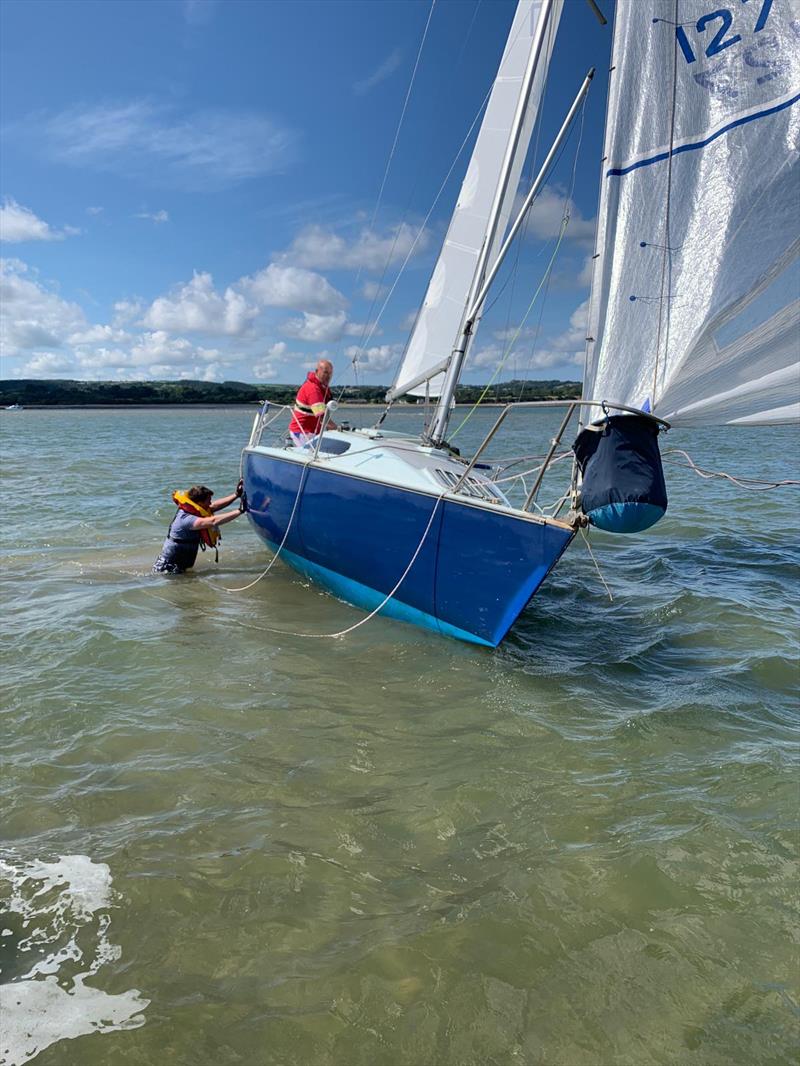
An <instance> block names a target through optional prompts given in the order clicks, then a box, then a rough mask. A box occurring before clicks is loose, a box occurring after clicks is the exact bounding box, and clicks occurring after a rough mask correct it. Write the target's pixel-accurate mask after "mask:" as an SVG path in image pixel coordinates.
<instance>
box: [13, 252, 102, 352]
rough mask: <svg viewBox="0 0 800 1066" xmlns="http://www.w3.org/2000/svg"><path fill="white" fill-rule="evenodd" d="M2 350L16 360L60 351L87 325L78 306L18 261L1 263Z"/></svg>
mask: <svg viewBox="0 0 800 1066" xmlns="http://www.w3.org/2000/svg"><path fill="white" fill-rule="evenodd" d="M0 306H2V308H3V314H2V318H1V319H0V350H2V353H3V355H4V356H5V357H14V356H17V355H20V354H22V353H23V352H25V351H30V350H31V349H34V348H37V347H48V348H51V347H58V346H60V345H61V344H62V342H63V341H64V340H65V339H66V338H67V337H68V336H69V334H71V333H74V332H76V331H78V330H82V329H86V328H87V327H88V323H87V321H86V317H85V315H84V313H83V310H82V308H80V307H79V306H78V305H77V304H75V303H70V302H69V301H67V300H63V299H62V298H61V297H60V296H59V295H58V294H57V293H55V292H50V291H48V290H47V289H45V288H44V287H43V286H42V285H40V284H39V282H38V281H36V280H35V278H34V277H32V276H30V275H29V274H28V271H27V267H26V266H25V264H24V263H21V262H20V261H19V260H17V259H11V260H4V261H2V263H0Z"/></svg>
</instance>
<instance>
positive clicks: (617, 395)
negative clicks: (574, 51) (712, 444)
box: [584, 0, 800, 424]
mask: <svg viewBox="0 0 800 1066" xmlns="http://www.w3.org/2000/svg"><path fill="white" fill-rule="evenodd" d="M799 139H800V0H736V2H732V3H731V4H730V7H729V8H724V9H723V8H720V9H719V10H714V5H713V4H710V3H709V2H708V0H636V2H632V0H620V2H618V3H617V10H616V22H615V31H614V48H613V60H612V73H611V86H610V93H609V104H608V116H607V122H606V141H605V152H604V157H605V158H604V163H603V177H602V182H603V185H602V189H601V206H600V221H599V228H598V240H597V248H596V251H597V253H598V255H597V258H596V260H595V269H594V278H593V285H592V301H591V303H592V313H591V316H590V321H589V335H590V340H589V347H588V350H587V365H586V373H585V375H584V396H585V397H586V398H587V399H594V400H607V401H609V402H613V403H621V404H628V405H630V406H633V407H637V408H640V409H643V410H649V411H652V412H654V413H656V414H658V415H659V416H660V417H662V418H665V419H667V420H668V421H670V422H678V423H680V424H720V423H734V422H738V423H750V424H759V423H773V422H785V421H788V420H791V419H792V418H797V417H798V415H800V402H799V401H800V334H799V333H798V327H799V326H800V269H798V267H799V266H800V264H798V252H800V166H799V162H800V160H799V152H798V149H799V148H800V144H799Z"/></svg>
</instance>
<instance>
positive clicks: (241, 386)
mask: <svg viewBox="0 0 800 1066" xmlns="http://www.w3.org/2000/svg"><path fill="white" fill-rule="evenodd" d="M386 389H387V386H386V385H347V386H345V387H344V388H343V389H342V390H341V396H340V395H339V392H340V390H339V389H338V388H334V395H335V396H336V397H337V399H339V400H340V402H342V403H373V404H378V403H383V402H384V396H385V395H386ZM483 390H484V386H482V385H460V386H459V388H458V393H457V396H456V399H457V401H458V403H476V402H477V401H478V400H479V399H480V397H481V394H482V392H483ZM296 392H297V383H295V384H292V385H248V384H246V383H245V382H242V381H223V382H213V381H66V380H50V381H45V380H36V379H21V380H18V381H16V380H6V381H0V406H8V405H10V404H14V403H19V404H22V405H23V406H24V407H37V406H70V405H73V406H84V405H92V404H100V405H112V406H120V407H125V406H135V405H139V404H192V403H195V404H209V403H219V404H239V403H242V404H251V403H258V402H259V401H261V400H269V401H270V403H275V404H291V403H293V402H294V398H295V394H296ZM580 392H581V384H580V382H579V381H501V382H498V383H497V384H495V385H492V387H491V388H490V389H489V390H488V392H487V393H486V396H485V397H483V402H484V403H510V402H512V401H518V400H569V399H575V398H577V397H578V396H580Z"/></svg>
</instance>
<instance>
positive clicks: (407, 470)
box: [250, 429, 511, 507]
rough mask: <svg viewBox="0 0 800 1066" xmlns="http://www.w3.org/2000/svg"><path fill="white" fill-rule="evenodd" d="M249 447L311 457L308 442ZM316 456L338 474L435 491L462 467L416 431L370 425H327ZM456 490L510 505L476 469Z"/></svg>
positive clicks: (296, 459)
mask: <svg viewBox="0 0 800 1066" xmlns="http://www.w3.org/2000/svg"><path fill="white" fill-rule="evenodd" d="M326 444H327V445H329V446H330V445H332V446H333V448H336V449H338V447H342V446H346V448H347V450H346V451H343V452H341V454H335V452H334V451H333V450H332V448H330V447H329V448H328V450H326V447H325V446H326ZM250 450H251V451H254V452H261V453H263V454H268V455H276V456H280V457H281V458H282V459H289V460H291V461H292V462H297V463H308V462H311V461H312V460H313V459H314V444H313V443H312V444H311V445H306V447H304V448H296V447H294V445H291V446H287V447H265V446H263V445H257V446H255V447H252V448H250ZM316 462H317V465H319V466H326V467H330V468H331V469H334V470H337V471H339V472H341V473H343V474H351V475H354V476H357V477H365V478H368V479H369V480H370V481H381V482H384V483H385V484H387V485H397V486H398V487H401V488H405V489H415V490H416V491H418V492H424V493H428V494H435V495H437V496H439V495H441V493H442V492H444V491H447V490H448V489H450V488H452V487H453V486H454V485H455V483H456V481H457V480H458V479H459V478H460V477H461V476H462V474H463V473H464V470H465V466H464V464H463V463H460V462H457V461H456V460H455V459H454V458H453V457H452V456H451V455H450V454H449V453H448V452H446V451H444V450H441V449H439V448H432V447H427V446H425V445H422V444H420V442H419V438H418V437H415V438H408V437H403V436H399V435H395V434H393V433H383V432H381V431H379V430H374V429H354V430H327V431H326V432H325V434H324V436H323V439H322V443H321V446H320V450H319V453H318V455H317V458H316ZM461 491H462V492H463V493H464V494H465V495H472V494H473V493H474V495H475V498H480V499H483V500H485V501H486V502H494V503H498V504H501V505H503V506H505V507H510V506H511V505H510V504H509V502H508V500H507V499H506V497H505V496H504V495H503V493H502V492H501V490H500V489H499V488H498V486H497V485H495V484H493V482H491V481H490V480H489V479H488V478H486V477H484V476H483V475H482V474H481V472H480V471H479V470H473V471H472V472H471V473H470V475H469V486H464V487H463V488H462V490H461ZM460 494H461V493H460Z"/></svg>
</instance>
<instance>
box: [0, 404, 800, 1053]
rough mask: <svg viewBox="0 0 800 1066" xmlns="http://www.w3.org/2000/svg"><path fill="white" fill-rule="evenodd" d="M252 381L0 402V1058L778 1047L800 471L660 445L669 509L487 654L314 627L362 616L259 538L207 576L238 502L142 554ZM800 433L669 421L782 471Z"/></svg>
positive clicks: (538, 427)
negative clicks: (206, 405) (38, 403)
mask: <svg viewBox="0 0 800 1066" xmlns="http://www.w3.org/2000/svg"><path fill="white" fill-rule="evenodd" d="M495 414H496V412H494V411H488V410H487V411H480V412H478V413H477V414H476V415H475V416H474V417H473V418H471V419H470V421H469V423H468V424H467V425H466V426H465V427H464V429H463V430H462V431H461V432H460V434H459V437H458V442H462V441H463V442H464V443H465V445H467V446H469V444H470V443H473V442H474V441H476V440H478V439H480V438H481V437H482V435H483V434H484V433H485V432H486V430H487V428H488V426H489V425H490V423H491V420H492V419H493V418H494V416H495ZM252 416H253V411H252V409H247V408H237V409H216V410H215V409H196V410H192V409H188V408H181V409H177V410H157V409H148V410H129V411H125V410H104V411H101V410H93V411H86V410H64V411H34V410H29V411H23V412H19V413H13V414H10V413H9V414H6V413H4V412H2V413H0V431H1V432H2V443H3V465H4V477H3V485H4V493H5V495H4V504H3V521H2V526H0V533H1V535H2V538H3V566H2V575H1V577H2V585H3V607H4V613H3V632H2V637H3V656H4V667H3V681H4V685H5V697H4V701H3V713H2V723H3V750H2V757H3V764H4V765H3V770H2V775H1V776H0V804H1V805H2V831H1V833H2V844H1V845H0V859H2V862H1V863H0V886H2V887H0V912H2V913H0V966H1V967H2V973H0V981H1V982H3V984H2V987H0V991H2V1014H0V1034H1V1035H0V1063H2V1064H3V1066H12V1064H14V1066H17V1064H20V1063H23V1062H26V1061H31V1060H35V1061H36V1063H37V1066H56V1064H57V1066H106V1064H108V1063H125V1064H127V1066H138V1064H142V1066H144V1064H147V1066H152V1064H156V1063H157V1064H158V1066H227V1064H245V1066H262V1064H263V1066H267V1064H275V1066H290V1064H291V1066H359V1064H363V1066H377V1064H384V1066H401V1064H407V1066H425V1064H429V1063H430V1064H434V1063H435V1064H441V1066H471V1064H474V1066H484V1064H488V1063H495V1064H498V1066H499V1064H503V1066H505V1064H513V1063H520V1064H534V1063H542V1064H547V1066H558V1064H561V1066H578V1064H586V1066H595V1064H612V1063H613V1064H630V1066H649V1064H673V1063H675V1064H678V1063H680V1064H681V1066H684V1064H687V1066H691V1064H697V1066H715V1064H720V1066H721V1064H728V1063H743V1064H745V1063H746V1064H748V1066H749V1064H779V1063H789V1062H792V1061H796V1059H795V1055H796V1049H797V1039H798V1027H799V1025H800V1010H799V1007H798V952H797V930H798V921H797V918H798V913H797V912H798V906H797V904H798V899H797V886H798V873H799V872H800V870H799V869H798V865H799V864H798V850H799V849H798V835H797V815H798V777H797V762H798V749H797V741H798V734H797V713H798V707H797V702H796V700H797V689H798V666H797V636H798V584H800V583H799V582H798V562H799V561H800V558H799V553H798V549H797V518H796V515H797V506H798V491H797V489H782V490H775V491H759V492H754V491H753V492H751V491H745V490H744V489H742V488H741V487H738V486H736V485H734V484H732V483H730V482H724V481H722V480H719V479H712V480H704V479H701V478H699V477H698V476H697V475H696V474H694V473H693V472H691V471H689V470H687V469H686V468H685V466H682V465H674V464H681V463H684V462H685V460H684V459H683V458H682V457H681V456H679V455H677V453H669V454H666V458H667V459H668V460H669V462H668V464H667V466H666V473H667V484H668V489H669V493H670V509H669V511H668V514H667V517H666V518H665V519H664V520H663V521H662V522H661V523H660V524H659V525H657V526H656V527H654V528H653V529H652V530H650V531H648V532H647V533H644V534H640V535H637V536H632V537H629V538H621V537H617V538H614V537H611V536H608V535H605V534H598V533H593V534H592V535H591V537H590V541H591V547H592V551H593V553H594V557H595V560H596V563H597V567H599V572H598V569H597V568H596V566H595V562H594V561H593V560H592V558H591V557H590V555H589V553H588V550H587V547H586V545H585V544H584V542H583V540H581V539H578V540H576V542H575V543H574V544H573V546H572V547H571V548H570V550H569V551H568V552H567V554H566V555H565V557H564V558H563V560H562V561H561V564H560V565H559V567H558V569H557V570H556V572H555V573H554V574H553V575H552V576H551V578H550V579H549V580H548V582H547V583H546V585H545V586H544V588H543V589H542V591H541V592H540V593H539V595H538V596H537V597H536V599H535V600H534V601H533V602H532V603H531V605H530V606H529V608H528V609H527V610H526V611H525V613H524V614H523V616H522V617H521V618H520V620H519V622H518V623H517V625H516V626H515V627H514V629H513V630H512V632H511V634H510V636H509V638H508V640H507V641H506V642H505V643H504V644H503V645H502V646H501V647H500V648H499V649H497V650H496V651H490V650H488V649H481V648H476V647H473V646H468V645H464V644H460V643H456V642H454V641H451V640H448V639H445V638H440V637H437V636H435V635H433V634H432V633H430V632H426V631H422V630H418V629H415V628H412V627H410V626H407V625H404V624H402V623H399V622H394V621H391V620H387V619H383V618H375V619H373V620H371V621H370V622H368V623H367V624H366V625H364V626H361V627H360V628H358V629H356V630H355V631H354V632H353V633H351V634H350V635H349V636H348V637H346V638H344V639H339V640H334V639H330V638H327V637H325V636H310V635H306V636H302V635H299V634H315V635H319V634H323V635H324V634H329V633H335V632H337V631H339V630H342V629H344V628H346V627H347V626H349V625H352V624H353V623H354V622H356V621H358V620H359V619H360V618H362V617H364V615H363V612H359V611H358V610H357V609H355V608H353V607H350V606H348V605H346V604H344V603H341V602H339V601H338V600H336V599H334V598H332V597H331V596H329V595H327V594H325V593H324V592H322V591H320V590H319V589H318V588H316V587H315V586H313V585H309V584H308V583H307V582H306V581H304V580H302V579H301V578H299V577H298V576H296V575H295V574H293V573H292V571H290V570H288V569H287V568H285V567H284V566H283V565H282V564H281V563H280V562H279V563H278V564H276V565H275V566H274V567H273V568H272V569H271V571H270V572H269V573H268V574H267V576H266V577H265V578H264V579H263V580H262V581H260V582H258V583H257V584H256V585H254V586H253V587H252V588H251V589H249V590H247V591H245V592H230V591H227V590H228V589H230V588H240V587H242V586H243V585H245V584H248V583H250V582H251V581H253V580H254V579H255V578H256V577H258V575H259V574H260V573H262V572H263V570H264V569H265V567H266V566H267V564H268V561H269V556H268V553H266V552H265V550H264V549H263V547H261V546H260V544H259V542H258V540H257V539H256V537H255V535H254V534H253V533H252V531H251V530H250V529H249V527H248V524H247V521H246V519H241V520H239V521H237V522H235V523H233V524H232V525H229V526H226V527H225V529H224V531H223V545H222V551H221V556H220V562H219V565H215V564H214V562H213V556H212V555H211V554H210V553H206V554H205V555H202V556H201V557H200V558H199V561H198V564H197V567H196V573H195V574H194V576H187V577H182V578H177V579H176V578H165V577H156V576H153V575H151V574H150V572H149V571H150V566H151V564H152V561H153V559H154V557H155V555H156V554H157V552H158V548H159V546H160V544H161V541H162V539H163V536H164V533H165V530H166V527H167V525H168V524H169V521H170V518H171V517H172V514H173V513H174V508H173V506H172V504H171V501H170V493H171V491H172V490H173V489H175V488H186V487H188V486H189V485H190V484H192V483H195V482H198V481H200V482H204V483H205V484H207V485H210V486H211V487H212V488H213V489H214V490H215V491H216V492H217V494H220V495H221V494H223V493H226V492H228V491H231V490H232V489H233V487H234V486H235V483H236V480H237V477H238V470H239V456H240V450H241V447H242V444H243V442H244V441H245V440H246V438H247V436H248V433H249V429H250V424H251V421H252ZM372 417H374V411H373V410H371V409H364V408H362V409H358V410H354V411H353V412H351V419H352V421H353V422H355V423H357V424H359V423H360V424H367V422H368V421H369V420H370V419H371V418H372ZM391 417H392V419H393V422H390V423H389V424H393V425H394V427H395V428H399V429H405V430H408V431H410V432H411V431H414V430H415V429H416V428H417V427H418V424H419V419H420V415H419V412H418V411H415V410H400V411H399V412H398V413H397V414H394V413H393V415H392V416H391ZM461 417H463V416H462V414H461V412H457V414H456V417H455V419H454V424H457V423H458V422H460V420H461ZM559 418H560V413H558V412H551V411H544V412H543V411H538V412H533V413H531V412H524V413H522V414H520V415H518V416H514V417H513V419H512V420H511V421H512V424H511V426H510V427H509V428H510V439H509V440H507V441H506V452H507V454H510V455H514V456H517V457H523V456H528V455H535V454H541V453H542V452H543V451H545V450H546V448H547V445H548V442H549V439H550V437H551V436H552V434H553V432H554V429H555V427H556V426H557V424H558V421H559ZM799 443H800V441H798V436H797V433H796V431H794V430H792V429H788V428H779V429H776V430H764V429H739V430H734V429H722V430H713V431H712V430H702V431H700V430H695V431H692V432H678V431H673V432H672V433H670V434H669V435H668V436H667V437H666V438H664V440H663V442H662V445H663V448H664V449H668V448H682V449H685V450H687V451H688V452H689V453H690V454H691V455H692V456H693V457H694V459H695V461H696V462H697V463H698V464H699V465H700V466H701V467H703V468H708V469H715V470H725V471H728V472H731V473H740V474H745V475H748V476H750V477H754V478H766V479H782V478H797V477H798V472H797V463H796V458H797V455H798V454H800V449H799V448H798V444H799ZM493 448H494V445H493ZM501 450H502V449H500V448H499V447H498V448H494V453H495V454H499V453H500V451H501ZM535 465H536V464H535V462H533V461H531V462H527V463H526V462H521V463H520V464H518V465H517V466H516V467H514V468H512V471H510V472H513V471H514V470H519V471H523V472H524V471H525V470H526V469H530V467H532V466H535ZM568 466H569V463H568V462H566V463H562V464H561V471H562V472H563V476H562V477H561V483H557V482H558V479H557V478H555V475H554V478H551V479H550V481H548V483H547V484H546V485H545V487H544V491H545V494H547V495H548V498H552V499H555V498H556V497H557V495H558V493H559V492H560V491H561V489H562V488H563V487H564V486H563V482H564V480H565V478H566V477H567V476H568ZM565 468H566V469H565ZM557 469H558V468H557ZM550 482H552V484H551V483H550ZM530 483H531V481H530V477H528V479H527V482H526V484H527V487H530ZM542 502H546V500H545V498H544V497H543V498H542ZM342 521H343V522H346V516H344V515H343V516H342ZM376 550H380V546H379V545H378V546H376ZM601 575H602V579H601ZM604 582H605V583H606V584H607V585H608V589H609V590H610V593H611V595H612V596H613V600H609V596H608V593H607V591H606V588H605V587H604Z"/></svg>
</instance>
